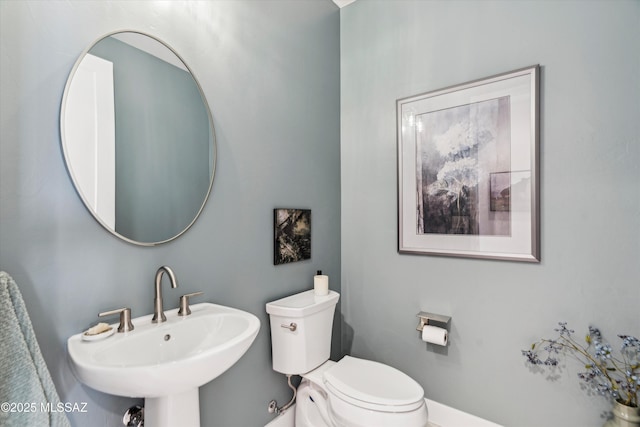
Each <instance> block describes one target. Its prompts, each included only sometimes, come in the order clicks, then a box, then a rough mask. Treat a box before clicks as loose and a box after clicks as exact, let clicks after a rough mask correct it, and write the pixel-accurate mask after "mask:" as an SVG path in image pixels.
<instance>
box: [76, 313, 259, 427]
mask: <svg viewBox="0 0 640 427" xmlns="http://www.w3.org/2000/svg"><path fill="white" fill-rule="evenodd" d="M177 312H178V310H177V309H175V310H169V311H166V312H165V314H166V316H167V321H166V322H163V323H160V324H156V323H152V322H151V318H152V316H151V315H148V316H142V317H138V318H136V319H133V325H134V328H135V329H134V330H133V331H131V332H125V333H115V334H113V335H112V336H110V337H107V338H105V339H102V340H97V341H85V340H83V338H82V334H77V335H74V336H72V337H71V338H69V340H68V341H67V348H68V351H69V359H70V364H71V368H72V370H73V372H74V374H75V375H76V377H77V378H78V380H80V382H82V383H84V384H86V385H88V386H89V387H91V388H93V389H96V390H99V391H102V392H105V393H109V394H115V395H120V396H129V397H144V398H145V425H146V426H147V427H170V426H181V427H187V426H188V427H198V426H199V425H200V404H199V396H198V387H200V386H202V385H204V384H206V383H208V382H209V381H211V380H213V379H214V378H216V377H217V376H219V375H220V374H222V373H223V372H225V371H226V370H227V369H229V368H230V367H231V366H233V364H234V363H236V362H237V361H238V359H240V357H242V355H243V354H244V353H245V352H246V351H247V349H248V348H249V347H250V346H251V344H252V343H253V341H254V339H255V337H256V335H257V334H258V330H259V329H260V320H258V318H257V317H256V316H254V315H253V314H250V313H247V312H244V311H241V310H237V309H234V308H230V307H224V306H221V305H216V304H210V303H200V304H194V305H192V306H191V312H192V313H191V314H190V315H189V316H185V317H181V316H178V313H177ZM112 327H114V328H117V324H116V325H112Z"/></svg>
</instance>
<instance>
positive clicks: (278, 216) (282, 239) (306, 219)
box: [273, 209, 311, 265]
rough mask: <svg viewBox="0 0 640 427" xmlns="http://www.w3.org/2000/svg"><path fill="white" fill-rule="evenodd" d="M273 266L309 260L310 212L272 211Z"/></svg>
mask: <svg viewBox="0 0 640 427" xmlns="http://www.w3.org/2000/svg"><path fill="white" fill-rule="evenodd" d="M273 230H274V250H273V264H274V265H279V264H286V263H289V262H296V261H302V260H305V259H310V258H311V210H310V209H274V210H273Z"/></svg>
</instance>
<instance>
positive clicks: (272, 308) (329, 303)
mask: <svg viewBox="0 0 640 427" xmlns="http://www.w3.org/2000/svg"><path fill="white" fill-rule="evenodd" d="M338 299H340V294H339V293H337V292H335V291H329V295H326V296H316V295H315V294H314V291H313V289H312V290H310V291H305V292H301V293H299V294H295V295H291V296H288V297H285V298H282V299H279V300H277V301H273V302H269V303H267V313H269V319H270V323H271V355H272V356H273V370H274V371H277V372H281V373H283V374H288V375H300V374H304V373H306V372H309V371H311V370H313V369H315V368H317V367H318V366H320V365H321V364H323V363H324V362H326V361H327V360H329V355H330V353H331V332H332V329H333V314H334V312H335V308H336V304H337V303H338Z"/></svg>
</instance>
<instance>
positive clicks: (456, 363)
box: [340, 0, 640, 427]
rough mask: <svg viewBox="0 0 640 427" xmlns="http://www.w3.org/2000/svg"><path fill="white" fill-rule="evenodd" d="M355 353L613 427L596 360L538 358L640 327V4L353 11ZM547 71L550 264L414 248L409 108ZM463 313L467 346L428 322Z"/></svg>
mask: <svg viewBox="0 0 640 427" xmlns="http://www.w3.org/2000/svg"><path fill="white" fill-rule="evenodd" d="M340 19H341V22H340V30H341V163H342V166H341V174H342V178H341V186H342V194H341V197H342V207H341V209H342V238H341V244H342V286H343V288H342V289H343V314H344V319H345V324H344V325H343V345H344V350H346V351H350V352H351V353H352V354H354V355H358V356H363V357H369V358H373V359H376V360H380V361H383V362H386V363H388V364H391V365H393V366H396V367H397V368H399V369H402V370H404V371H405V372H407V373H408V374H410V375H412V376H413V377H414V378H416V379H417V380H418V381H419V382H420V383H421V384H422V385H423V386H424V388H425V390H426V394H427V396H428V397H429V398H431V399H433V400H436V401H439V402H442V403H445V404H447V405H450V406H453V407H456V408H458V409H461V410H464V411H467V412H470V413H472V414H475V415H478V416H481V417H483V418H487V419H490V420H492V421H495V422H498V423H501V424H505V425H513V426H540V425H545V426H549V427H552V426H566V425H572V426H577V425H580V426H584V427H589V426H593V427H596V426H601V425H602V424H603V419H602V418H601V417H600V415H601V412H602V411H603V410H606V409H608V407H609V406H608V405H607V403H606V402H605V400H604V399H602V398H600V397H597V396H596V397H592V396H589V395H588V394H587V393H586V392H584V391H583V390H581V388H580V384H579V381H578V379H577V378H576V377H575V374H576V372H577V370H578V369H579V368H580V366H576V364H571V363H568V364H567V366H566V367H565V368H563V369H562V371H561V372H560V374H559V375H558V376H557V377H548V376H547V375H546V374H542V373H532V372H530V371H529V370H528V369H527V368H526V367H525V364H524V359H523V357H522V356H521V354H520V350H521V349H524V348H527V347H528V346H529V345H530V344H531V343H532V342H533V341H534V340H536V339H537V338H539V337H541V336H551V335H552V332H553V328H554V327H555V326H556V322H558V321H568V322H569V324H570V326H571V327H573V328H574V329H575V330H576V332H577V334H578V336H580V335H582V334H583V333H585V332H586V330H587V326H588V325H589V324H594V325H597V326H600V328H601V329H602V331H603V333H604V334H605V336H607V337H609V338H610V340H611V341H612V343H614V344H615V345H616V346H617V345H618V344H619V341H618V338H617V337H616V334H617V333H629V334H635V335H636V336H637V335H640V316H638V301H639V300H640V282H639V277H640V262H639V259H640V258H639V257H640V256H639V253H640V187H639V185H638V184H639V182H640V167H639V166H638V165H640V143H639V142H638V141H639V140H638V136H639V135H640V120H639V117H640V84H639V78H640V77H639V76H640V50H639V46H640V45H639V44H638V40H640V2H637V1H613V2H611V1H590V2H584V1H562V2H541V1H525V0H520V1H410V0H406V1H399V2H396V1H377V0H361V1H357V2H355V3H353V4H351V5H349V6H347V7H345V8H343V9H342V10H341V15H340ZM532 64H540V65H541V67H542V80H541V81H542V84H541V110H542V113H541V176H542V182H541V206H542V213H541V224H542V262H541V263H540V264H524V263H516V262H502V261H488V260H471V259H456V258H442V257H429V256H415V255H399V254H398V253H397V251H396V247H397V240H396V239H397V220H396V209H397V206H396V195H397V191H396V133H395V132H396V127H395V126H396V122H395V100H396V99H398V98H403V97H407V96H410V95H415V94H419V93H423V92H427V91H430V90H435V89H439V88H442V87H446V86H450V85H454V84H458V83H463V82H466V81H470V80H474V79H478V78H482V77H487V76H490V75H494V74H497V73H501V72H506V71H510V70H514V69H517V68H521V67H525V66H529V65H532ZM421 310H425V311H431V312H436V313H441V314H445V315H450V316H452V318H453V319H452V330H451V335H450V346H449V347H448V348H447V349H445V350H440V349H434V348H431V347H427V346H426V345H425V344H424V343H422V342H421V341H420V340H419V339H418V335H417V332H416V331H415V326H416V324H417V319H416V318H415V315H416V313H418V312H419V311H421Z"/></svg>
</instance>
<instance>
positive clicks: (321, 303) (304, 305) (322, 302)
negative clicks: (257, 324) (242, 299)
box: [267, 289, 340, 317]
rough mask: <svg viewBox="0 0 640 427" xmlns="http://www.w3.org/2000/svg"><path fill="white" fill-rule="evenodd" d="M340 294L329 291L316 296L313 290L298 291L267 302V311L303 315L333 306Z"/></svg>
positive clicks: (276, 313) (278, 314)
mask: <svg viewBox="0 0 640 427" xmlns="http://www.w3.org/2000/svg"><path fill="white" fill-rule="evenodd" d="M338 299H340V294H339V293H337V292H335V291H329V295H325V296H317V295H315V293H314V290H313V289H311V290H310V291H304V292H300V293H298V294H294V295H291V296H288V297H285V298H281V299H279V300H276V301H272V302H268V303H267V313H269V314H273V315H275V316H284V317H304V316H308V315H310V314H313V313H317V312H318V311H321V310H324V309H326V308H329V307H334V306H335V305H336V304H337V303H338Z"/></svg>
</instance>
